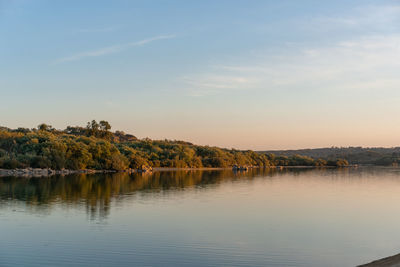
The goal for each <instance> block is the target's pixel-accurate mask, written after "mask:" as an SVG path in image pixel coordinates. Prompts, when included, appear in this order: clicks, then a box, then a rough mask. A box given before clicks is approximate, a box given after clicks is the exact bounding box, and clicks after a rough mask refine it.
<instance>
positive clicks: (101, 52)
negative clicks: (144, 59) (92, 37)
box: [56, 35, 175, 63]
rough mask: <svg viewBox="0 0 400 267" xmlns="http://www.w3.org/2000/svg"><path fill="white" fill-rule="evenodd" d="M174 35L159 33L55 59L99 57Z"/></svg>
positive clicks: (58, 61)
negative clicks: (134, 40) (150, 36)
mask: <svg viewBox="0 0 400 267" xmlns="http://www.w3.org/2000/svg"><path fill="white" fill-rule="evenodd" d="M174 37H175V35H159V36H155V37H152V38H148V39H143V40H140V41H136V42H130V43H125V44H118V45H113V46H108V47H103V48H99V49H95V50H91V51H85V52H80V53H77V54H74V55H71V56H67V57H63V58H59V59H58V60H56V62H57V63H63V62H69V61H77V60H81V59H84V58H88V57H99V56H104V55H108V54H114V53H117V52H121V51H123V50H126V49H128V48H131V47H135V46H142V45H145V44H148V43H151V42H154V41H158V40H164V39H172V38H174Z"/></svg>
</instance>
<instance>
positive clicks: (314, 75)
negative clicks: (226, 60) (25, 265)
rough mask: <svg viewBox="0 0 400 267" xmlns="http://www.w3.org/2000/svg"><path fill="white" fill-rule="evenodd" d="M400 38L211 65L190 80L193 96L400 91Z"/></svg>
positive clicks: (358, 40)
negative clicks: (253, 92) (399, 75)
mask: <svg viewBox="0 0 400 267" xmlns="http://www.w3.org/2000/svg"><path fill="white" fill-rule="evenodd" d="M399 67H400V34H399V35H397V34H393V35H380V36H368V37H359V38H355V39H351V40H347V41H342V42H338V43H335V44H331V45H327V46H323V47H309V48H307V49H304V48H298V49H297V50H293V49H292V50H291V51H287V50H285V49H283V50H282V51H281V52H280V54H279V55H276V54H264V55H262V56H261V55H259V57H258V58H253V59H248V62H247V63H246V64H238V65H235V64H232V65H217V66H210V67H209V70H208V71H205V72H204V73H203V74H193V75H189V76H185V77H184V78H183V79H182V81H183V82H184V83H185V84H186V87H185V88H188V90H189V91H188V93H189V95H192V96H205V95H211V94H220V93H227V92H232V91H237V90H263V91H277V90H278V91H279V90H294V91H298V90H314V91H315V92H322V91H324V90H330V91H340V92H346V90H352V91H353V92H355V91H359V92H360V93H365V92H367V91H371V90H372V91H378V90H392V91H393V90H397V89H396V88H400V78H399V77H398V73H397V72H398V69H399Z"/></svg>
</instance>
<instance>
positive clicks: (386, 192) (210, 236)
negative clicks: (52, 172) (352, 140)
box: [0, 168, 400, 266]
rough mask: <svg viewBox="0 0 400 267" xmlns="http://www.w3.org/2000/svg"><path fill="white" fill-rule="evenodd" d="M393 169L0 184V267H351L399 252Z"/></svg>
mask: <svg viewBox="0 0 400 267" xmlns="http://www.w3.org/2000/svg"><path fill="white" fill-rule="evenodd" d="M399 203H400V169H396V168H345V169H291V170H268V169H267V170H259V169H255V170H250V171H248V172H241V173H234V172H232V171H230V170H222V171H165V172H155V173H153V174H148V173H145V174H135V175H128V174H125V173H116V174H101V175H99V174H95V175H71V176H64V177H62V176H53V177H47V178H17V177H3V178H0V266H355V265H357V264H362V263H366V262H369V261H372V260H375V259H378V258H382V257H386V256H390V255H393V254H397V253H399V252H400V229H399V225H400V205H399Z"/></svg>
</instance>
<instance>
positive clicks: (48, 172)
mask: <svg viewBox="0 0 400 267" xmlns="http://www.w3.org/2000/svg"><path fill="white" fill-rule="evenodd" d="M344 167H346V168H349V167H353V168H354V167H358V166H356V165H354V166H353V165H349V166H344ZM258 168H267V169H276V170H284V169H315V168H337V167H334V166H321V167H317V166H270V167H260V166H251V167H248V170H250V169H258ZM218 170H232V167H226V168H219V167H204V168H173V167H155V168H149V169H126V170H120V171H117V170H93V169H84V170H68V169H63V170H53V169H46V168H45V169H41V168H24V169H0V177H6V176H15V177H48V176H53V175H71V174H96V173H117V172H124V173H144V172H154V171H218ZM233 171H236V172H245V171H247V170H233Z"/></svg>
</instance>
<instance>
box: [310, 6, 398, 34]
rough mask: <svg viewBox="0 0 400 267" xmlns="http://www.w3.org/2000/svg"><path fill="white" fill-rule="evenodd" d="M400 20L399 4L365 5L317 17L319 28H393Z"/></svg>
mask: <svg viewBox="0 0 400 267" xmlns="http://www.w3.org/2000/svg"><path fill="white" fill-rule="evenodd" d="M399 21H400V5H367V6H361V7H358V8H356V9H354V10H351V11H350V12H349V13H348V14H344V15H332V16H326V17H317V18H316V21H312V22H311V23H319V24H320V27H319V28H325V27H328V28H335V27H336V28H337V27H339V28H343V27H346V28H353V29H354V28H359V29H362V30H393V29H395V28H396V29H397V25H398V22H399Z"/></svg>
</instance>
